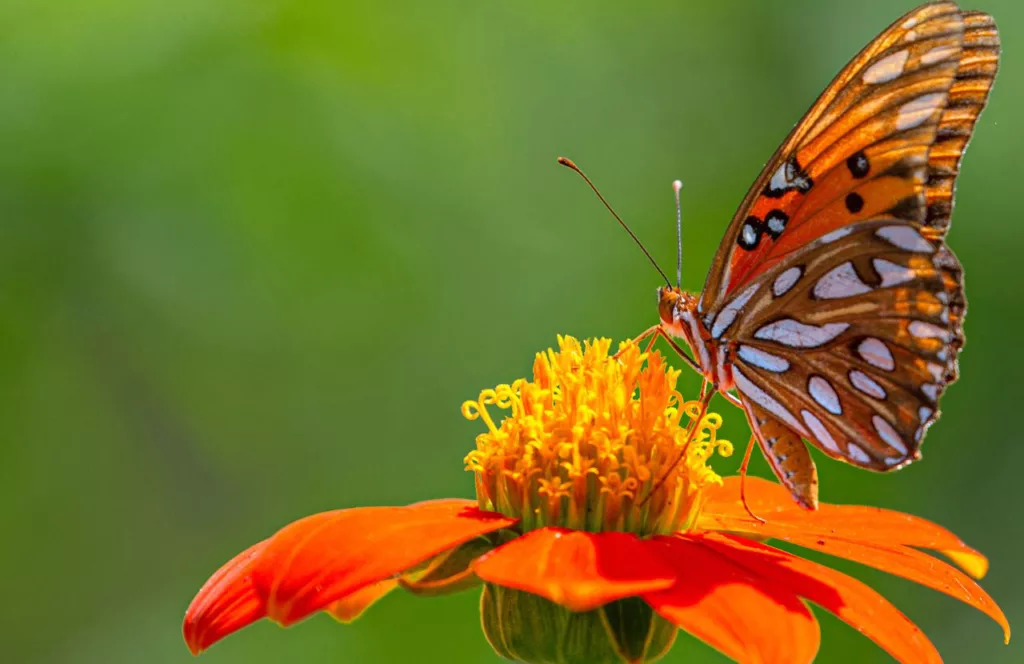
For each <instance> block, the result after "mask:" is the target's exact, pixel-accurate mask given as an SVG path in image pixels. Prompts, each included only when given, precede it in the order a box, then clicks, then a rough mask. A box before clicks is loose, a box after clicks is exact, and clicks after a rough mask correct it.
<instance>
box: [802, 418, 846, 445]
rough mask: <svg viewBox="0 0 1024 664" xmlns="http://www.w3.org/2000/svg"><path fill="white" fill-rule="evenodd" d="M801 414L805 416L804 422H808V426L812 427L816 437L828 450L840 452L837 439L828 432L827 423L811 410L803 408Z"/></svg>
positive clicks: (811, 429)
mask: <svg viewBox="0 0 1024 664" xmlns="http://www.w3.org/2000/svg"><path fill="white" fill-rule="evenodd" d="M800 415H801V416H803V418H804V423H806V424H807V428H808V429H810V431H811V433H812V434H813V435H814V439H815V440H817V441H818V443H819V444H820V445H821V446H822V447H824V448H825V449H827V450H831V451H833V452H837V453H838V452H839V446H838V445H836V441H835V439H834V438H832V434H830V433H829V432H828V429H826V428H825V425H824V424H822V423H821V420H819V419H818V418H817V417H815V416H814V414H813V413H812V412H811V411H809V410H801V411H800Z"/></svg>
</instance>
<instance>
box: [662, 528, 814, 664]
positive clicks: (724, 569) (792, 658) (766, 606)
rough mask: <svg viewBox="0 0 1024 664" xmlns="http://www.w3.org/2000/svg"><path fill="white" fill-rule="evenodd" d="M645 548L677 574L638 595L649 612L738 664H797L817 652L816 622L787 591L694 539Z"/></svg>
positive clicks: (672, 539)
mask: <svg viewBox="0 0 1024 664" xmlns="http://www.w3.org/2000/svg"><path fill="white" fill-rule="evenodd" d="M647 544H648V549H649V550H651V551H652V552H656V553H657V554H658V556H659V557H660V558H661V559H662V560H664V561H665V562H667V563H669V564H670V565H672V567H673V569H674V571H675V573H676V574H677V575H678V581H677V583H676V585H674V586H672V587H671V588H669V589H668V590H663V591H660V592H655V593H648V594H645V595H644V600H646V601H647V603H648V604H650V605H651V608H653V609H654V610H655V611H657V612H658V613H659V614H661V615H662V616H664V617H665V618H666V619H667V620H669V621H671V622H673V623H675V624H676V625H678V626H679V627H680V628H682V629H684V630H686V631H687V632H690V633H691V634H693V635H694V636H696V637H698V638H700V639H702V640H703V641H705V642H707V643H708V644H709V645H711V646H713V647H715V648H717V649H718V650H720V651H721V652H723V653H724V654H725V655H727V656H729V657H731V658H732V659H734V660H736V661H739V662H761V663H763V664H775V663H777V664H801V663H803V662H810V661H812V660H813V659H814V656H815V655H816V654H817V652H818V645H819V643H820V640H821V635H820V633H819V631H818V621H817V620H815V619H814V616H813V615H812V614H811V612H810V611H809V610H808V609H807V606H806V605H805V604H804V603H803V602H802V601H801V600H800V598H799V597H797V596H796V594H794V593H793V592H792V591H790V590H789V589H787V588H786V587H785V586H782V585H779V584H778V583H776V582H775V581H774V580H772V579H769V578H765V577H763V576H761V575H759V574H757V573H756V572H753V571H751V570H749V569H745V568H743V567H741V566H739V565H737V564H736V563H734V562H733V561H732V560H730V559H729V558H727V557H723V556H721V555H719V554H718V553H717V552H716V551H714V550H712V549H709V548H707V547H705V546H703V545H702V543H701V538H700V536H696V537H690V536H687V535H680V536H678V537H659V538H655V539H654V540H651V541H650V542H648V543H647Z"/></svg>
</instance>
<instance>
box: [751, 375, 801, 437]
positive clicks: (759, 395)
mask: <svg viewBox="0 0 1024 664" xmlns="http://www.w3.org/2000/svg"><path fill="white" fill-rule="evenodd" d="M733 380H735V382H736V389H737V390H739V391H740V392H741V393H742V394H743V396H745V397H747V398H748V399H750V400H751V401H753V402H754V403H756V404H757V405H759V406H761V407H762V408H764V409H765V410H767V411H768V412H769V413H771V414H772V415H774V416H775V417H777V418H779V419H780V420H782V421H783V422H785V423H786V424H787V425H789V427H790V428H791V429H793V430H795V431H796V432H797V433H799V434H801V435H804V436H806V435H807V432H806V430H805V429H804V426H803V425H802V424H800V422H798V421H797V419H796V418H795V417H793V414H792V413H791V412H789V410H787V409H786V407H785V406H783V405H782V404H781V403H779V402H778V401H776V400H775V399H773V398H772V397H771V396H770V395H769V394H768V393H767V392H765V391H764V390H762V389H761V388H760V387H758V386H757V385H755V384H754V382H753V381H752V380H750V379H749V378H747V376H746V375H745V374H744V373H743V372H742V371H740V370H739V369H733Z"/></svg>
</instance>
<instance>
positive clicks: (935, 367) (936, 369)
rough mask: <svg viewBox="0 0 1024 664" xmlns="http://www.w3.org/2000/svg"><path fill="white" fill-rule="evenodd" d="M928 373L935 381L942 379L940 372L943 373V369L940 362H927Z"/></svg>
mask: <svg viewBox="0 0 1024 664" xmlns="http://www.w3.org/2000/svg"><path fill="white" fill-rule="evenodd" d="M926 366H927V369H928V373H930V374H931V375H932V379H933V380H934V381H935V382H936V383H937V382H939V381H940V380H942V374H943V373H945V369H944V368H943V366H942V365H941V364H936V363H934V362H929V363H928V364H927V365H926Z"/></svg>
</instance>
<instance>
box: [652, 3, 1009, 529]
mask: <svg viewBox="0 0 1024 664" xmlns="http://www.w3.org/2000/svg"><path fill="white" fill-rule="evenodd" d="M998 63H999V36H998V33H997V31H996V27H995V23H994V21H993V20H992V17H991V16H989V15H987V14H984V13H981V12H976V11H961V10H960V8H959V7H958V6H957V5H956V4H954V3H952V2H935V3H930V4H926V5H922V6H921V7H918V8H917V9H914V10H913V11H911V12H909V13H908V14H906V15H905V16H903V17H902V18H900V19H899V20H897V21H896V22H895V23H893V24H892V25H891V26H890V27H889V28H888V29H886V30H885V31H883V32H882V33H881V34H880V35H878V37H876V38H875V39H874V40H873V41H872V42H871V43H869V44H868V45H867V47H865V48H864V50H862V51H861V52H860V53H859V54H858V55H857V56H856V57H855V58H853V60H852V61H851V62H850V63H849V64H848V65H846V67H845V68H844V69H843V70H842V71H841V72H840V73H839V75H838V76H837V77H836V78H835V80H833V81H832V83H831V84H830V85H829V86H828V87H827V88H826V89H825V91H824V92H823V93H822V95H821V96H820V97H819V98H818V100H817V101H816V102H815V103H814V105H813V106H812V107H811V109H810V110H809V111H808V112H807V114H806V115H805V116H804V117H803V119H802V120H801V121H800V122H799V124H797V125H796V127H795V128H794V129H793V131H792V132H791V133H790V135H789V136H788V137H787V138H786V140H785V141H784V142H783V143H782V145H781V146H780V147H779V149H778V150H777V151H776V152H775V154H774V155H773V156H772V158H771V160H770V161H769V162H768V164H767V165H766V166H765V168H764V170H763V171H762V172H761V174H760V176H759V177H758V178H757V180H756V181H755V182H754V184H753V186H752V187H751V189H750V191H749V192H748V193H747V195H746V197H745V198H744V199H743V202H742V203H741V204H740V206H739V209H738V211H737V212H736V215H735V216H734V217H733V219H732V222H731V223H730V224H729V227H728V230H727V231H726V233H725V237H724V238H723V240H722V243H721V245H720V246H719V248H718V252H717V254H716V255H715V258H714V261H713V263H712V266H711V269H710V271H709V273H708V276H707V280H706V282H705V284H704V289H703V291H702V292H701V293H699V294H691V293H688V292H684V291H683V290H682V289H681V288H680V287H678V286H671V285H668V286H664V287H661V288H660V289H659V291H658V298H659V305H658V311H659V319H660V320H659V324H658V325H656V326H654V327H652V328H651V329H650V330H648V331H647V332H645V333H644V334H642V335H640V337H639V339H643V338H645V337H648V336H653V337H654V338H658V337H659V336H663V337H665V338H667V339H669V340H670V341H671V337H676V338H680V339H682V340H683V341H685V342H686V344H687V345H689V347H690V349H691V350H692V351H693V353H694V357H693V358H692V359H690V358H688V359H690V362H691V363H692V364H693V365H694V366H695V368H696V369H697V370H698V371H699V372H700V373H701V374H702V375H703V376H704V378H705V379H706V380H707V381H708V382H709V383H710V385H711V387H712V388H713V389H711V390H710V391H709V392H708V397H707V399H710V394H714V393H715V392H719V393H722V394H724V395H726V396H727V397H729V398H730V399H731V400H732V401H734V402H735V403H737V405H739V406H740V407H742V409H743V410H744V411H745V413H746V416H747V419H748V421H749V424H750V427H751V431H752V434H753V438H755V439H756V440H757V443H758V445H759V447H760V448H761V450H762V451H763V453H764V455H765V457H766V458H767V459H768V462H769V464H770V465H771V467H772V470H773V471H774V473H775V475H776V476H777V477H778V479H779V481H780V482H782V484H783V485H784V486H786V487H787V488H788V489H789V491H790V492H791V493H792V495H793V497H794V498H795V500H796V501H797V502H798V503H799V504H800V505H802V506H804V507H806V508H808V509H815V508H816V507H817V504H818V479H817V469H816V467H815V465H814V462H813V460H812V459H811V456H810V453H809V451H808V449H807V447H806V445H805V444H804V442H803V441H804V440H807V441H809V442H810V443H811V444H813V445H814V446H815V447H817V448H818V449H820V450H821V451H822V452H824V453H825V454H826V455H828V456H830V457H832V458H835V459H840V460H842V461H845V462H847V463H850V464H853V465H854V466H857V467H860V468H866V469H869V470H874V471H882V472H886V471H893V470H896V469H898V468H901V467H903V466H905V465H906V464H908V463H910V462H912V461H914V460H916V459H918V458H920V447H921V442H922V439H923V438H924V435H925V432H926V431H927V429H928V427H929V426H930V425H931V424H932V423H934V422H935V420H936V418H937V417H938V416H939V408H938V402H939V398H940V397H941V396H942V393H943V392H944V391H945V389H946V387H947V386H948V385H949V384H950V383H952V382H953V381H955V380H956V379H957V376H958V370H959V369H958V364H957V356H958V354H959V352H960V350H961V348H962V347H963V345H964V333H963V320H964V314H965V312H966V307H967V303H966V300H965V298H964V287H963V270H962V268H961V266H960V263H959V262H958V260H957V258H956V256H954V255H953V252H952V251H951V250H950V249H949V247H947V246H946V245H945V243H944V238H945V235H946V231H947V230H948V228H949V224H950V215H951V214H952V211H953V194H954V187H955V184H956V176H957V174H958V172H959V168H960V159H961V156H962V155H963V152H964V149H965V148H966V147H967V142H968V140H969V139H970V137H971V133H972V131H973V129H974V125H975V123H976V122H977V120H978V116H979V114H980V113H981V110H982V108H983V107H984V105H985V103H986V100H987V98H988V94H989V91H990V89H991V87H992V83H993V80H994V78H995V75H996V70H997V68H998ZM677 193H678V189H677ZM652 341H653V339H652ZM676 347H677V350H680V351H681V350H682V349H679V348H678V345H677V346H676ZM684 357H686V355H685V353H684ZM730 390H735V393H736V396H733V395H731V394H729V391H730ZM704 403H705V404H706V401H705V402H704ZM748 454H749V449H748ZM744 470H745V466H744Z"/></svg>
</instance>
